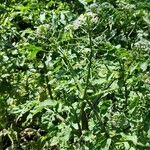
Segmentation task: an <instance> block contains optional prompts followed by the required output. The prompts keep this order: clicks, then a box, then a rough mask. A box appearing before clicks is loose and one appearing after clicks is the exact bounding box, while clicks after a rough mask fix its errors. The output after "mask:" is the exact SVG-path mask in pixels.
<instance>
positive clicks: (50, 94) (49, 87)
mask: <svg viewBox="0 0 150 150" xmlns="http://www.w3.org/2000/svg"><path fill="white" fill-rule="evenodd" d="M43 65H44V72H45V80H46V85H47V90H48V94H49V96H50V98H51V99H53V95H52V90H51V85H50V84H49V79H48V76H46V74H47V73H48V70H47V66H46V64H45V61H44V60H43Z"/></svg>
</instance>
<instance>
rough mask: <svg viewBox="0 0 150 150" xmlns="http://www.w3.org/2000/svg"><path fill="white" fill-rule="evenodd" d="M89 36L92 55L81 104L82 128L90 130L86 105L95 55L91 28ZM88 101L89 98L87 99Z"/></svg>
mask: <svg viewBox="0 0 150 150" xmlns="http://www.w3.org/2000/svg"><path fill="white" fill-rule="evenodd" d="M88 36H89V42H90V50H91V51H90V56H89V59H88V60H89V64H88V72H87V78H86V87H85V90H84V95H83V98H82V100H83V102H82V104H81V124H82V130H88V115H87V113H86V112H85V110H84V109H85V107H86V102H85V101H84V100H86V96H87V89H88V87H89V80H90V75H91V68H92V57H93V48H92V35H91V30H90V28H89V31H88ZM86 101H87V100H86Z"/></svg>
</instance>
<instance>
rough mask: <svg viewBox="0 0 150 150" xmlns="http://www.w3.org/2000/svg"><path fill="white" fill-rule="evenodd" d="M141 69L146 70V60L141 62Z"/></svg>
mask: <svg viewBox="0 0 150 150" xmlns="http://www.w3.org/2000/svg"><path fill="white" fill-rule="evenodd" d="M140 67H141V69H142V70H143V71H146V70H147V67H148V63H147V62H144V63H142V64H141V66H140Z"/></svg>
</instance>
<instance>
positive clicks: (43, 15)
mask: <svg viewBox="0 0 150 150" xmlns="http://www.w3.org/2000/svg"><path fill="white" fill-rule="evenodd" d="M44 20H45V13H42V14H40V21H41V22H42V23H43V22H44Z"/></svg>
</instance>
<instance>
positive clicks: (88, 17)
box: [73, 12, 98, 30]
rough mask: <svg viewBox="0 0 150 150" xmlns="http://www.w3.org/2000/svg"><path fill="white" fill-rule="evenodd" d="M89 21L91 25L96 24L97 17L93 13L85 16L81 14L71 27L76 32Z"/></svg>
mask: <svg viewBox="0 0 150 150" xmlns="http://www.w3.org/2000/svg"><path fill="white" fill-rule="evenodd" d="M87 20H90V22H91V23H93V24H95V23H97V22H98V16H97V14H96V13H93V12H87V13H85V14H81V15H80V16H79V17H78V18H77V19H76V20H75V21H74V22H73V27H74V30H77V29H78V28H80V27H81V26H82V25H84V24H86V21H87Z"/></svg>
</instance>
